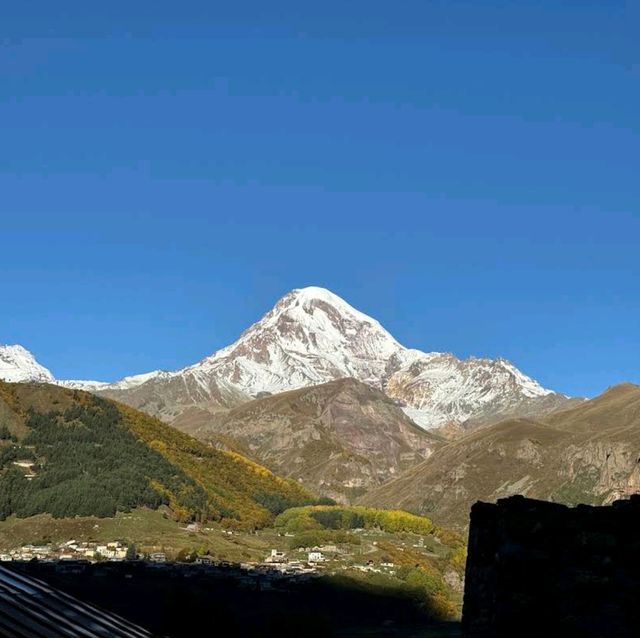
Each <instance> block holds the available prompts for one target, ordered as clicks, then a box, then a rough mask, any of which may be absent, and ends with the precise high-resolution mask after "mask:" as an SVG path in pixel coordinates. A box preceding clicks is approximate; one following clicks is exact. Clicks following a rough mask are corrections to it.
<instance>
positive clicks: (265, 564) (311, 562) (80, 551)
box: [0, 540, 395, 581]
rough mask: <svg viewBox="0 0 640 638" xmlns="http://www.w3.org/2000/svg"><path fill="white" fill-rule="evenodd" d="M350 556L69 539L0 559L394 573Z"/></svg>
mask: <svg viewBox="0 0 640 638" xmlns="http://www.w3.org/2000/svg"><path fill="white" fill-rule="evenodd" d="M351 558H352V555H351V554H350V553H349V552H347V551H346V550H345V549H343V548H340V547H338V546H337V545H323V546H317V547H306V548H300V549H298V550H293V551H291V552H285V551H282V550H279V549H271V550H270V551H269V553H268V554H267V555H266V556H265V557H264V559H263V560H262V561H246V562H241V563H232V562H229V561H225V560H219V559H217V558H216V557H214V556H211V555H208V554H204V555H182V556H180V555H178V556H172V555H171V554H167V553H166V552H149V553H138V552H137V551H136V548H135V547H134V546H133V545H130V544H127V543H124V542H122V541H118V540H115V541H111V542H106V543H105V542H102V543H98V542H94V541H77V540H69V541H66V542H63V543H60V544H56V543H45V544H26V545H22V546H21V547H17V548H13V549H9V550H7V551H5V552H2V553H0V562H5V563H6V562H13V561H16V562H42V563H56V564H58V568H59V569H60V571H68V570H72V571H73V570H77V569H78V568H80V567H81V566H82V565H89V564H95V563H102V562H110V563H114V562H115V563H117V562H125V561H126V562H134V561H135V562H137V563H141V562H145V563H149V564H155V565H161V564H167V565H166V566H169V565H171V566H176V567H178V566H179V565H181V564H184V565H188V564H192V565H197V566H201V567H205V568H206V567H212V568H222V569H226V570H237V571H239V572H242V573H244V574H253V576H254V577H257V576H260V577H263V580H266V581H269V580H278V579H283V578H293V579H295V580H297V581H304V580H306V579H309V578H313V577H316V576H320V575H322V574H335V573H337V572H339V571H343V570H345V569H355V570H357V571H361V572H374V573H388V574H390V575H392V574H393V573H394V567H395V566H394V564H393V563H391V562H381V563H378V564H375V563H374V561H373V560H368V561H365V562H363V563H362V564H357V563H353V561H352V560H349V559H351Z"/></svg>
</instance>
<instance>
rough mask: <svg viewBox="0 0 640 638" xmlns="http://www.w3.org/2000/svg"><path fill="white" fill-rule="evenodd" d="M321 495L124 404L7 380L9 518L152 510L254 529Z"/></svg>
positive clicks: (4, 505) (0, 446) (3, 486)
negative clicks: (164, 510)
mask: <svg viewBox="0 0 640 638" xmlns="http://www.w3.org/2000/svg"><path fill="white" fill-rule="evenodd" d="M312 501H313V498H312V497H311V495H310V494H309V492H307V491H306V490H304V489H303V488H302V487H301V486H299V485H298V484H297V483H294V482H293V481H288V480H285V479H282V478H279V477H278V476H275V475H274V474H272V473H271V472H270V471H269V470H267V469H266V468H264V467H262V466H260V465H257V464H256V463H254V462H252V461H249V460H248V459H246V458H244V457H242V456H241V455H239V454H235V453H231V452H225V451H222V450H217V449H214V448H212V447H210V446H207V445H205V444H203V443H201V442H199V441H197V440H196V439H194V438H192V437H190V436H188V435H186V434H184V433H182V432H178V431H177V430H176V429H174V428H172V427H170V426H168V425H166V424H164V423H162V422H161V421H159V420H158V419H155V418H153V417H150V416H148V415H146V414H143V413H142V412H138V411H136V410H133V409H132V408H129V407H127V406H124V405H121V404H118V403H116V402H114V401H111V400H108V399H103V398H99V397H96V396H95V395H93V394H89V393H87V392H82V391H78V390H69V389H65V388H61V387H58V386H54V385H50V384H42V383H37V384H36V383H15V384H14V383H4V382H1V381H0V519H4V518H6V517H7V516H10V515H12V514H14V515H17V516H20V517H26V516H33V515H35V514H41V513H49V514H52V515H53V516H55V517H59V518H62V517H73V516H90V515H95V516H105V517H108V516H113V515H114V514H115V513H116V512H117V511H129V510H130V509H132V508H135V507H143V506H144V507H148V508H152V509H158V508H164V509H166V510H167V511H168V512H171V514H172V516H173V517H174V518H176V519H179V520H184V521H188V520H193V519H198V520H203V519H204V520H217V521H221V522H223V523H226V524H230V525H234V526H244V527H254V526H260V525H266V524H269V523H270V522H271V521H272V520H273V519H274V517H275V515H276V514H278V513H280V512H281V511H283V510H284V509H286V507H289V506H293V505H301V504H305V503H310V502H312Z"/></svg>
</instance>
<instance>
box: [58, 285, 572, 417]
mask: <svg viewBox="0 0 640 638" xmlns="http://www.w3.org/2000/svg"><path fill="white" fill-rule="evenodd" d="M344 377H352V378H355V379H357V380H359V381H361V382H364V383H367V384H368V385H371V386H372V387H375V388H378V389H380V390H382V391H384V392H385V393H386V394H387V395H388V396H389V397H390V398H392V399H394V400H395V401H397V402H398V403H399V405H400V406H401V407H402V409H403V410H404V411H405V413H406V414H407V415H409V416H410V418H411V419H413V420H414V421H415V422H416V423H418V424H419V425H420V426H421V427H423V428H425V429H430V428H437V427H442V426H447V425H449V424H452V423H453V424H464V423H468V424H469V425H473V424H474V422H475V420H480V421H482V420H483V419H484V420H486V419H493V420H495V419H496V418H498V417H500V416H501V415H508V414H512V413H517V412H518V411H520V410H521V409H525V408H529V409H533V408H532V407H531V406H535V405H536V404H539V406H540V407H539V411H544V412H547V411H549V410H550V409H555V408H557V407H558V406H559V405H561V404H562V403H563V402H564V401H565V400H566V397H564V396H563V395H560V394H558V393H554V392H553V391H551V390H548V389H546V388H543V387H542V386H541V385H540V384H539V383H537V382H536V381H534V380H533V379H531V378H530V377H528V376H526V375H524V374H523V373H522V372H521V371H520V370H518V369H517V368H516V367H515V366H514V365H513V364H511V363H509V362H508V361H506V360H505V359H495V360H493V359H487V358H476V357H470V358H468V359H458V358H457V357H455V356H454V355H453V354H449V353H441V352H422V351H419V350H415V349H410V348H406V347H404V346H402V345H401V344H400V343H399V342H398V341H397V340H396V339H395V338H394V337H393V336H392V335H391V334H389V333H388V332H387V331H386V330H385V329H384V328H383V327H382V325H381V324H380V323H379V322H378V321H376V320H375V319H373V318H371V317H369V316H368V315H366V314H364V313H362V312H360V311H359V310H356V309H355V308H353V307H352V306H350V305H349V304H348V303H347V302H346V301H344V300H343V299H341V298H340V297H338V296H337V295H335V294H334V293H332V292H330V291H328V290H326V289H324V288H319V287H314V286H311V287H307V288H301V289H295V290H292V291H291V292H289V293H287V294H286V295H284V296H283V297H282V298H281V299H280V300H279V301H278V302H277V303H276V304H275V306H274V307H273V308H272V309H271V310H270V311H269V312H267V313H266V314H265V315H264V316H263V317H262V318H261V319H260V320H258V321H257V322H256V323H254V324H253V325H251V326H249V327H248V328H247V329H246V330H244V331H243V332H242V333H241V335H240V337H239V338H238V339H237V340H236V341H235V342H234V343H232V344H230V345H229V346H227V347H225V348H222V349H220V350H218V351H216V352H214V353H213V354H211V355H209V356H207V357H204V358H203V359H202V360H201V361H199V362H197V363H195V364H193V365H190V366H186V367H184V368H181V369H179V370H176V371H174V372H165V371H157V370H156V371H153V372H150V373H144V374H141V375H133V376H129V377H125V378H124V379H122V380H120V381H119V382H115V383H102V382H96V381H58V383H60V384H61V385H65V386H67V387H72V388H79V389H86V390H89V391H92V392H96V393H98V394H104V395H105V396H109V397H111V398H114V399H117V400H120V401H122V402H124V403H127V404H129V405H132V406H133V407H137V408H140V409H142V410H145V411H147V412H149V413H150V414H153V415H154V416H159V417H161V418H162V419H164V420H165V421H168V422H172V421H173V420H174V419H175V418H177V417H179V415H180V414H181V413H182V412H184V411H185V410H186V409H189V408H192V407H193V406H196V407H200V408H202V409H205V410H208V411H210V412H217V411H219V410H224V409H230V408H233V407H235V406H236V405H239V404H241V403H245V402H247V401H249V400H251V399H253V398H255V397H256V396H259V395H262V394H264V393H270V394H275V393H279V392H284V391H287V390H294V389H297V388H301V387H309V386H313V385H318V384H322V383H327V382H330V381H334V380H336V379H340V378H344ZM542 399H544V401H542ZM534 411H535V410H534Z"/></svg>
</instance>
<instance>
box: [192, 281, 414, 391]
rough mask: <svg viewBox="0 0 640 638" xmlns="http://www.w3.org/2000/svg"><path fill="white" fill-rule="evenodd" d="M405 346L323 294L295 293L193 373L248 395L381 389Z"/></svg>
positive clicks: (332, 296) (321, 291)
mask: <svg viewBox="0 0 640 638" xmlns="http://www.w3.org/2000/svg"><path fill="white" fill-rule="evenodd" d="M403 350H404V348H402V346H401V345H400V344H399V343H398V342H397V341H396V340H395V339H394V338H393V337H392V336H391V335H390V334H389V333H388V332H387V331H386V330H385V329H384V328H383V327H382V326H381V325H380V324H379V323H378V322H377V321H376V320H375V319H372V318H371V317H369V316H367V315H365V314H364V313H362V312H360V311H359V310H356V309H355V308H353V307H352V306H350V305H349V304H348V303H347V302H346V301H344V300H343V299H341V298H340V297H338V296H337V295H335V294H334V293H332V292H330V291H329V290H326V289H324V288H318V287H308V288H300V289H296V290H292V291H291V292H289V293H287V294H286V295H285V296H284V297H282V299H280V300H279V301H278V302H277V303H276V305H275V306H274V307H273V308H272V309H271V310H270V311H269V312H268V313H267V314H266V315H264V317H262V319H260V320H259V321H258V322H257V323H255V324H253V325H252V326H251V327H249V328H248V329H247V330H245V331H244V332H243V333H242V334H241V335H240V338H239V339H238V341H236V342H235V343H234V344H232V345H230V346H228V347H226V348H224V349H223V350H220V351H218V352H216V353H214V354H213V355H211V356H210V357H207V358H206V359H204V360H203V361H201V362H200V363H199V364H196V366H192V367H191V368H190V369H200V370H206V371H208V372H210V373H213V374H215V375H216V377H218V378H219V379H221V380H226V381H228V382H230V383H231V384H233V385H235V386H238V387H240V388H242V389H243V390H244V391H247V392H251V393H257V392H263V391H268V392H281V391H284V390H290V389H293V388H299V387H303V386H306V385H313V384H318V383H324V382H326V381H331V380H334V379H337V378H341V377H355V378H357V379H360V380H363V381H366V382H368V383H371V384H372V385H377V386H379V387H380V385H381V381H380V380H381V378H382V377H383V376H384V375H385V369H386V367H387V366H388V365H389V362H390V360H392V359H393V358H394V357H398V356H399V354H400V353H401V352H402V351H403Z"/></svg>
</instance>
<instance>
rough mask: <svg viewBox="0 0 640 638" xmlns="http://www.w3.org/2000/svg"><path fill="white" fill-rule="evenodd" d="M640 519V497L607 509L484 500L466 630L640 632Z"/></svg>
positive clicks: (588, 637) (479, 506) (613, 635)
mask: <svg viewBox="0 0 640 638" xmlns="http://www.w3.org/2000/svg"><path fill="white" fill-rule="evenodd" d="M639 524H640V496H632V497H631V499H630V500H626V501H617V502H615V503H614V504H613V505H611V506H609V507H590V506H587V505H579V506H577V507H575V508H570V507H566V506H563V505H558V504H556V503H547V502H543V501H536V500H532V499H526V498H524V497H522V496H515V497H512V498H508V499H503V500H500V501H498V503H497V504H496V505H490V504H488V503H476V504H475V505H474V506H473V508H472V510H471V526H470V531H469V551H468V558H467V569H466V579H465V595H464V607H463V619H462V625H463V632H464V636H465V637H466V638H489V637H491V638H515V637H517V638H540V637H544V638H553V637H556V636H559V637H560V636H561V637H562V638H573V637H576V638H577V637H580V638H631V637H637V636H640V527H639Z"/></svg>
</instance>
